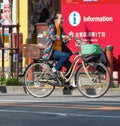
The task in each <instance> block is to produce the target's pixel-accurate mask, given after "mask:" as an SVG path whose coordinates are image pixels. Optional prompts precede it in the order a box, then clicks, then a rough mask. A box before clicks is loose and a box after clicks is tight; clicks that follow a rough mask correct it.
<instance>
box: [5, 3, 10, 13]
mask: <svg viewBox="0 0 120 126" xmlns="http://www.w3.org/2000/svg"><path fill="white" fill-rule="evenodd" d="M6 12H8V13H10V4H9V3H8V4H4V13H6Z"/></svg>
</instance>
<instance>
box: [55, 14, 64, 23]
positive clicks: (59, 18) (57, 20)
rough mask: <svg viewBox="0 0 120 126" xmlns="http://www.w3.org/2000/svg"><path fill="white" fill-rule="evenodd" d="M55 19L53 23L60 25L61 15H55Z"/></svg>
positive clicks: (62, 19) (61, 21)
mask: <svg viewBox="0 0 120 126" xmlns="http://www.w3.org/2000/svg"><path fill="white" fill-rule="evenodd" d="M56 17H57V19H55V23H57V24H62V23H63V21H64V18H63V16H62V14H57V15H56Z"/></svg>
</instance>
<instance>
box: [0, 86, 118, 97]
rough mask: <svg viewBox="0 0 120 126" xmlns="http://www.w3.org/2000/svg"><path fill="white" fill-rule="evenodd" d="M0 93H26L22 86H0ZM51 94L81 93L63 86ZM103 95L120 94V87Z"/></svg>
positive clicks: (111, 89)
mask: <svg viewBox="0 0 120 126" xmlns="http://www.w3.org/2000/svg"><path fill="white" fill-rule="evenodd" d="M0 93H1V94H2V93H5V94H27V92H26V90H25V87H24V86H0ZM51 95H82V94H81V93H80V92H79V91H78V89H77V88H76V89H74V90H63V87H56V88H55V90H54V91H53V92H52V94H51ZM105 95H120V88H109V90H108V92H107V93H106V94H105Z"/></svg>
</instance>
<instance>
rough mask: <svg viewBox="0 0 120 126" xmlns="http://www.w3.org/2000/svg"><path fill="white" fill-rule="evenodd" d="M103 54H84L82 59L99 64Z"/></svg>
mask: <svg viewBox="0 0 120 126" xmlns="http://www.w3.org/2000/svg"><path fill="white" fill-rule="evenodd" d="M100 56H101V54H83V55H81V58H82V59H83V60H84V61H85V62H97V61H99V59H100Z"/></svg>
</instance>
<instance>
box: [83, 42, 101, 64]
mask: <svg viewBox="0 0 120 126" xmlns="http://www.w3.org/2000/svg"><path fill="white" fill-rule="evenodd" d="M101 53H102V49H101V46H100V45H98V44H82V45H81V58H82V59H84V61H85V62H96V61H98V60H99V59H100V56H101Z"/></svg>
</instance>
